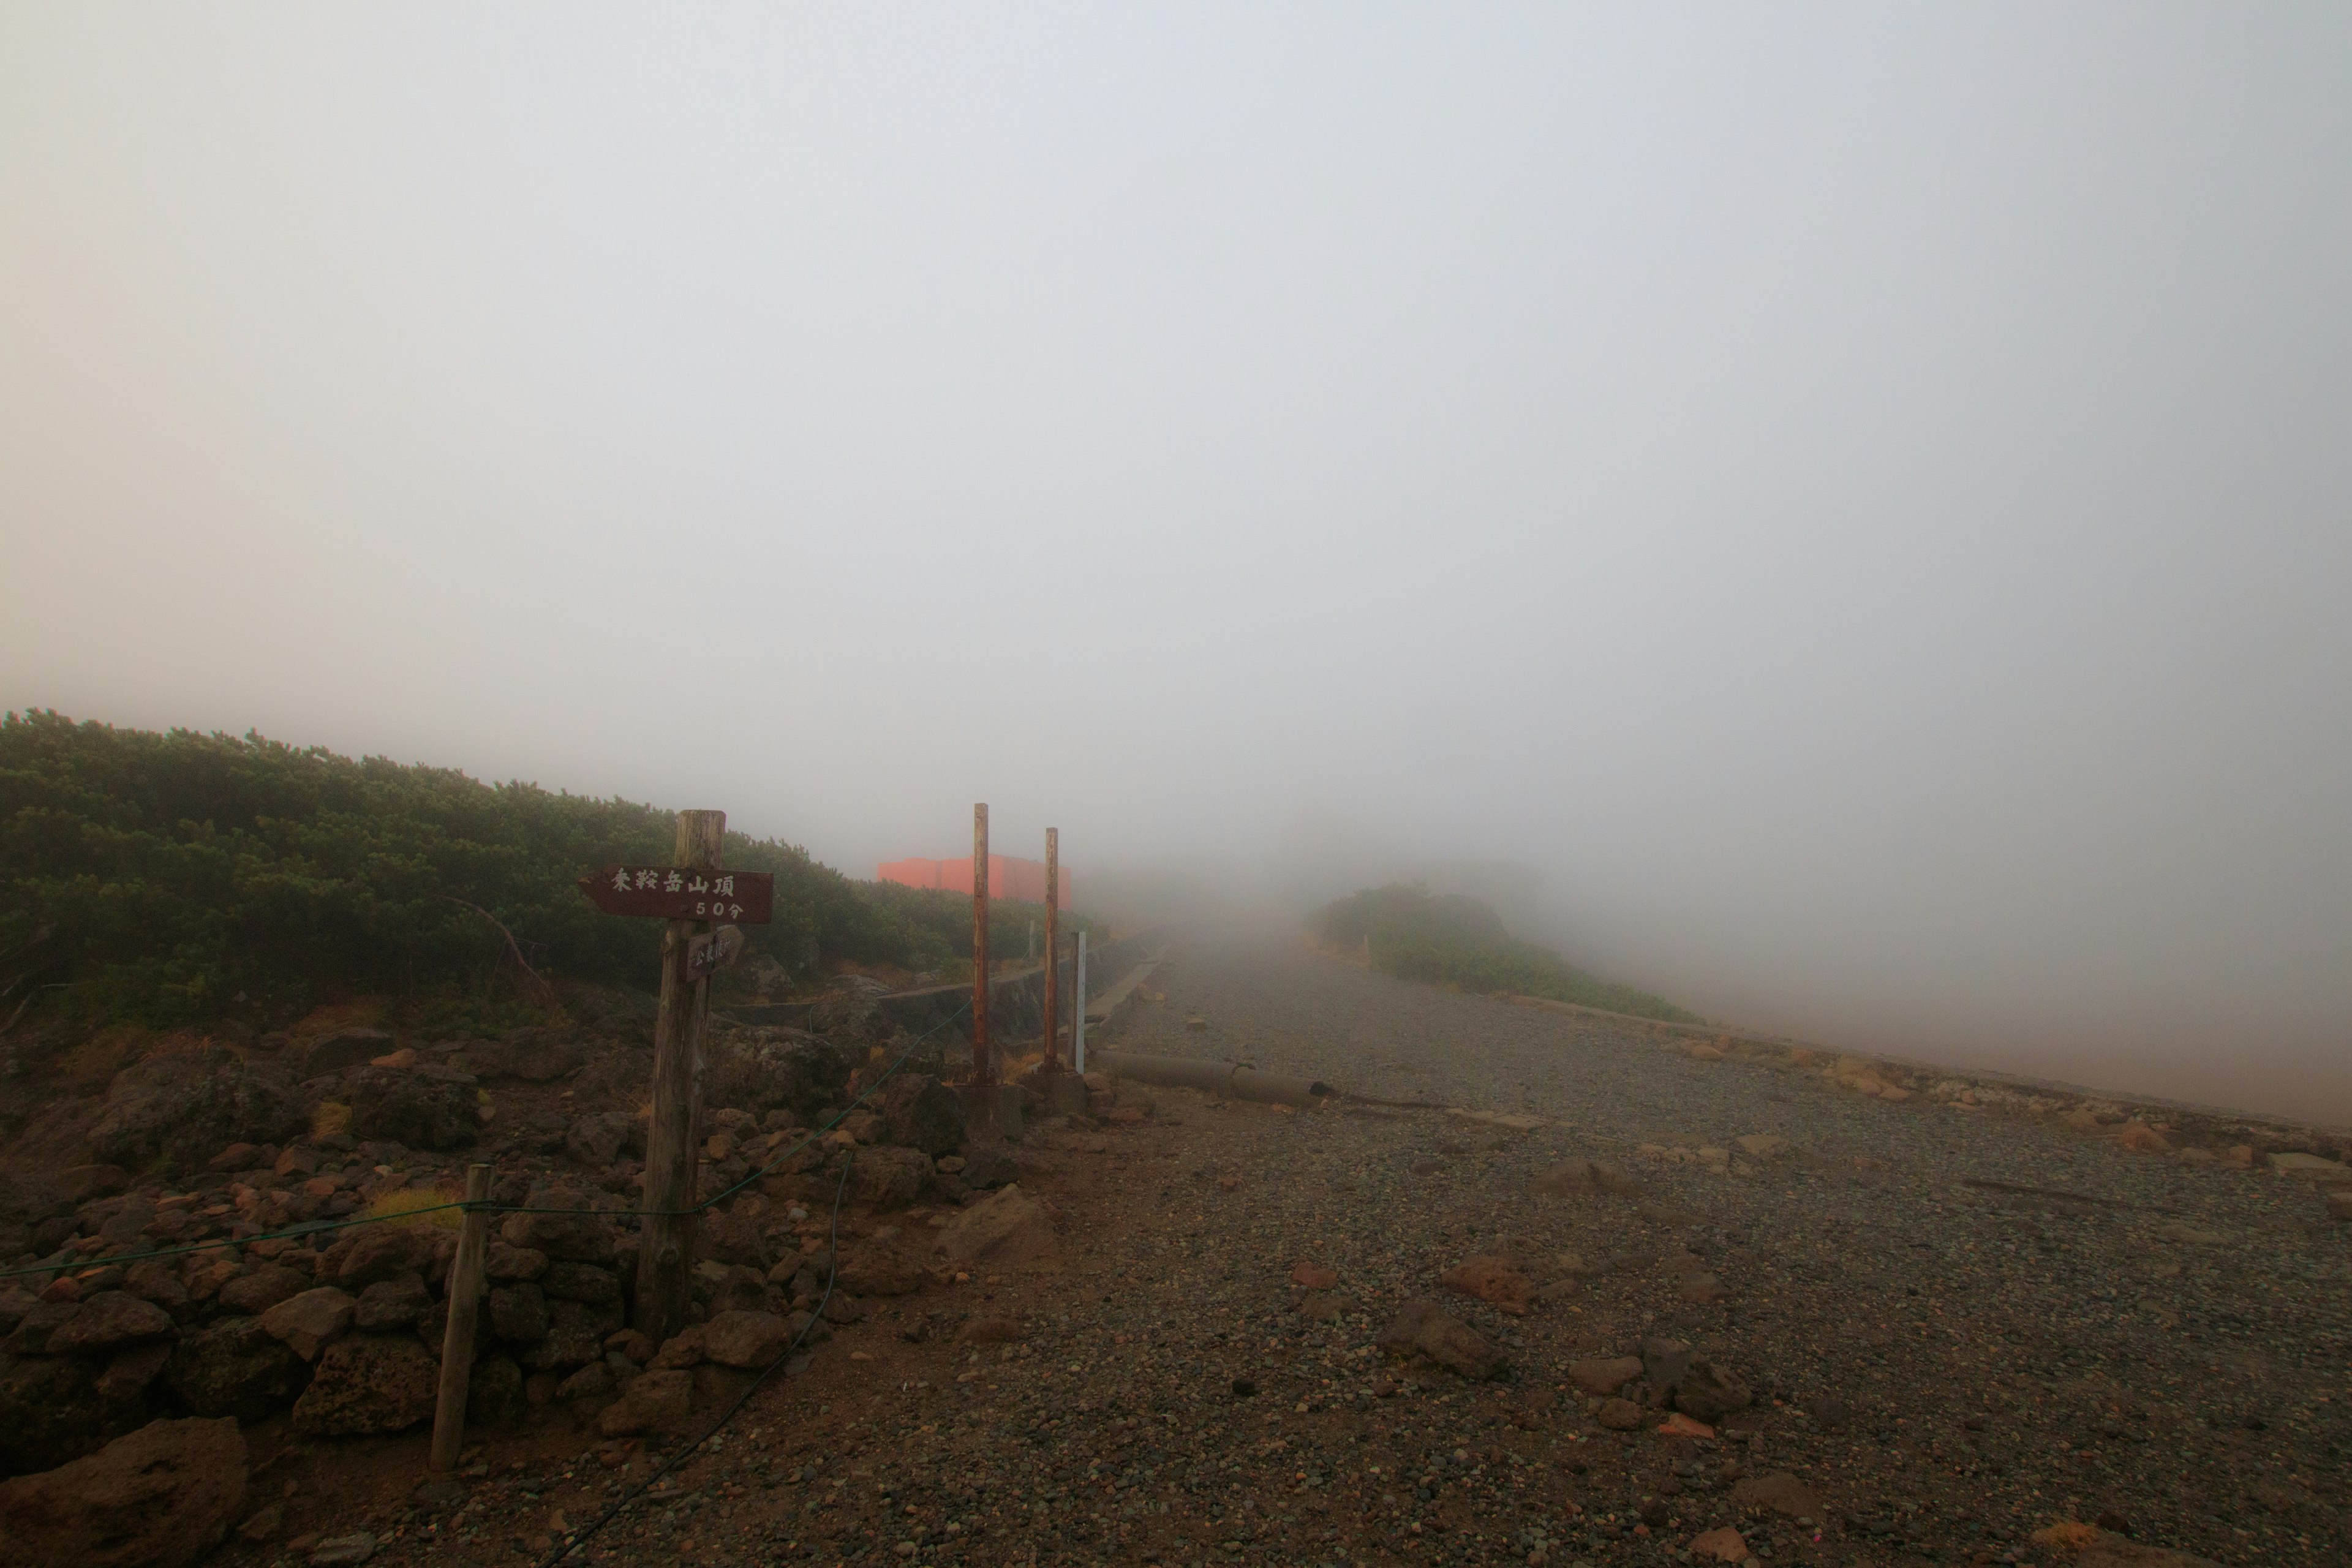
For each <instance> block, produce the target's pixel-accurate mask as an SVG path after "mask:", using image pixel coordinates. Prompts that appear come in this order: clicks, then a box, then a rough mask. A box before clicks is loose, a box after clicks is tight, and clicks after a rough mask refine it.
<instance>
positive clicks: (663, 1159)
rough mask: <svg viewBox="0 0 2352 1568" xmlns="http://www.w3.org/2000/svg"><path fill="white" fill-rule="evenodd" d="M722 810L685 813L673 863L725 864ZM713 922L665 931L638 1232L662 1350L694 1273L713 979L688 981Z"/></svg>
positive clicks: (651, 1320)
mask: <svg viewBox="0 0 2352 1568" xmlns="http://www.w3.org/2000/svg"><path fill="white" fill-rule="evenodd" d="M726 833H727V814H726V813H725V812H723V811H681V812H679V813H678V814H677V847H676V849H675V851H674V852H673V854H672V857H671V859H672V863H673V864H675V865H677V866H678V867H679V868H683V869H686V870H689V871H707V870H709V869H711V868H715V867H716V866H717V865H718V864H719V845H720V843H721V842H722V841H723V840H724V838H725V837H726ZM710 924H711V922H710V921H692V920H688V921H670V922H669V925H668V927H667V930H666V931H664V932H663V933H662V981H661V1016H660V1018H659V1019H658V1020H657V1021H656V1023H655V1025H654V1114H653V1123H652V1125H651V1126H649V1127H648V1128H646V1206H645V1210H644V1215H645V1217H644V1218H643V1220H642V1221H641V1222H640V1223H639V1226H638V1231H637V1237H638V1239H637V1331H638V1332H640V1333H642V1334H644V1335H645V1336H646V1338H647V1339H649V1340H651V1341H653V1342H654V1343H655V1344H656V1345H658V1344H660V1343H662V1342H664V1341H666V1340H667V1339H668V1338H669V1337H670V1336H671V1335H673V1334H675V1333H677V1331H679V1330H680V1329H683V1328H684V1327H686V1304H687V1283H688V1275H689V1274H690V1272H691V1271H692V1269H693V1268H694V1234H695V1224H694V1215H693V1214H692V1213H691V1212H689V1211H690V1210H692V1209H693V1207H694V1205H695V1197H696V1194H695V1180H694V1171H695V1155H696V1152H697V1141H696V1136H695V1135H696V1133H697V1132H698V1131H700V1129H699V1128H698V1126H697V1123H698V1121H699V1120H700V1117H701V1105H700V1103H699V1101H700V1100H701V1092H700V1091H701V1088H702V1026H703V1021H704V1019H705V1018H706V1017H707V1016H709V1011H710V982H709V980H708V979H701V980H696V979H692V978H689V977H688V974H687V971H686V946H687V943H688V942H690V941H692V940H693V939H694V938H695V937H697V936H698V935H700V934H701V933H703V932H704V931H709V929H710Z"/></svg>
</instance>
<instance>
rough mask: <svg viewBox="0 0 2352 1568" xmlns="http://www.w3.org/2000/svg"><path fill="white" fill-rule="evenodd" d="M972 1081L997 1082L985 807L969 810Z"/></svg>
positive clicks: (984, 805)
mask: <svg viewBox="0 0 2352 1568" xmlns="http://www.w3.org/2000/svg"><path fill="white" fill-rule="evenodd" d="M971 1081H972V1082H974V1083H976V1084H978V1085H980V1086H981V1087H982V1088H983V1089H985V1088H987V1087H988V1086H989V1085H991V1084H993V1083H994V1082H995V1081H996V1058H994V1057H992V1056H991V1055H989V1051H988V806H987V805H986V803H984V802H983V803H982V804H981V805H975V806H973V807H972V808H971Z"/></svg>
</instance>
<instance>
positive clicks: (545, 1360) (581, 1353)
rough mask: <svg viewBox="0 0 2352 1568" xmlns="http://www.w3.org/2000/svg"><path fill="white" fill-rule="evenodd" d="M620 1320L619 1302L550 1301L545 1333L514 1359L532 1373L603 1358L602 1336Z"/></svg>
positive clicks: (611, 1330)
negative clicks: (607, 1305) (603, 1304)
mask: <svg viewBox="0 0 2352 1568" xmlns="http://www.w3.org/2000/svg"><path fill="white" fill-rule="evenodd" d="M622 1321H623V1319H622V1312H621V1309H620V1306H619V1304H618V1303H615V1304H614V1305H612V1306H609V1307H595V1306H591V1305H589V1304H588V1303H587V1302H585V1301H550V1302H549V1303H548V1304H547V1332H546V1333H544V1334H542V1335H541V1336H540V1337H539V1339H538V1340H536V1341H535V1342H532V1343H531V1345H530V1347H529V1348H528V1349H526V1350H525V1351H524V1352H522V1353H521V1355H520V1357H518V1358H517V1359H519V1360H520V1362H521V1363H522V1364H523V1365H524V1366H526V1367H528V1368H530V1370H531V1371H533V1372H557V1371H562V1370H566V1369H568V1368H571V1367H575V1366H586V1365H587V1364H588V1363H590V1362H592V1361H601V1360H603V1359H604V1336H605V1335H607V1334H611V1333H617V1332H619V1331H620V1329H621V1324H622Z"/></svg>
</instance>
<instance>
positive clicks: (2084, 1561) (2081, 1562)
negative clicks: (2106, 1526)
mask: <svg viewBox="0 0 2352 1568" xmlns="http://www.w3.org/2000/svg"><path fill="white" fill-rule="evenodd" d="M2091 1534H2092V1535H2093V1537H2094V1539H2093V1540H2091V1541H2090V1542H2088V1543H2087V1544H2085V1545H2084V1547H2083V1548H2082V1550H2081V1551H2080V1552H2078V1553H2077V1554H2076V1555H2075V1558H2074V1568H2221V1565H2220V1564H2219V1563H2215V1562H2214V1561H2213V1560H2212V1559H2211V1558H2210V1557H2200V1556H2198V1555H2197V1554H2196V1553H2194V1552H2171V1551H2167V1550H2166V1549H2165V1548H2163V1547H2161V1546H2148V1545H2144V1544H2142V1543H2141V1542H2137V1541H2133V1540H2131V1539H2129V1538H2128V1537H2126V1536H2121V1535H2113V1534H2109V1533H2107V1532H2106V1531H2091Z"/></svg>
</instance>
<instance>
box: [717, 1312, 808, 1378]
mask: <svg viewBox="0 0 2352 1568" xmlns="http://www.w3.org/2000/svg"><path fill="white" fill-rule="evenodd" d="M792 1342H793V1331H792V1327H791V1325H790V1324H788V1323H787V1322H786V1321H784V1320H783V1319H782V1318H780V1317H778V1316H777V1315H776V1314H775V1313H773V1312H721V1313H719V1315H718V1316H716V1317H714V1318H712V1319H711V1320H710V1321H709V1322H708V1323H705V1324H704V1325H703V1326H702V1346H703V1353H704V1354H705V1355H707V1356H709V1358H710V1359H711V1360H712V1361H715V1362H717V1363H719V1365H721V1366H732V1367H742V1368H747V1369H748V1368H759V1367H764V1366H766V1365H767V1364H768V1363H771V1362H772V1361H774V1360H775V1359H776V1358H777V1357H778V1356H780V1355H782V1353H783V1352H784V1348H785V1347H786V1346H787V1345H789V1344H791V1343H792Z"/></svg>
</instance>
